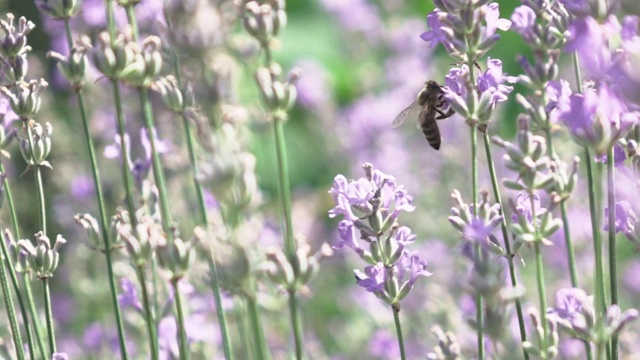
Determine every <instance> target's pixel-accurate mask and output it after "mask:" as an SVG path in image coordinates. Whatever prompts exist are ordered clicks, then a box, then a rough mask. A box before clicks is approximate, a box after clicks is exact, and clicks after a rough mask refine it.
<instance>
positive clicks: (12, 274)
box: [0, 161, 44, 360]
mask: <svg viewBox="0 0 640 360" xmlns="http://www.w3.org/2000/svg"><path fill="white" fill-rule="evenodd" d="M0 173H3V174H6V172H5V170H4V165H3V164H2V161H0ZM4 192H5V195H6V199H7V205H8V207H9V217H10V219H11V227H12V229H13V235H14V236H15V237H16V239H19V238H20V231H19V229H18V217H17V216H16V209H15V206H14V203H13V195H12V194H11V187H10V185H9V180H7V178H6V177H5V179H4ZM0 239H2V241H0V246H1V249H2V256H3V257H4V259H5V263H6V265H7V268H8V269H9V279H11V285H12V286H13V290H14V291H15V293H16V298H17V299H18V306H19V307H20V314H21V315H22V322H23V323H24V330H25V332H26V333H27V345H28V347H29V356H30V357H31V359H32V360H33V359H35V356H36V353H35V344H34V339H33V334H32V332H31V325H30V322H29V315H28V313H27V309H26V307H25V304H24V299H23V298H22V295H23V294H22V292H21V291H20V282H19V280H18V276H17V275H16V270H15V267H14V266H13V262H12V261H11V256H10V255H9V250H8V249H7V243H6V241H4V237H2V236H0ZM42 355H43V356H44V353H43V354H42Z"/></svg>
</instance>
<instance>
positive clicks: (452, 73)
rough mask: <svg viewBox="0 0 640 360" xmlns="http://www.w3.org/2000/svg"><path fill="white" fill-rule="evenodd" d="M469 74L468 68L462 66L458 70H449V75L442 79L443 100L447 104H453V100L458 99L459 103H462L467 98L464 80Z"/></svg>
mask: <svg viewBox="0 0 640 360" xmlns="http://www.w3.org/2000/svg"><path fill="white" fill-rule="evenodd" d="M468 74H469V68H468V67H467V65H462V66H461V67H459V68H456V67H454V68H451V70H449V73H448V74H447V75H446V76H445V77H444V85H445V87H444V89H443V90H444V94H445V98H446V99H447V100H448V101H449V102H454V100H455V99H459V101H460V102H464V99H466V98H467V87H466V85H465V84H466V81H465V78H466V77H467V76H468Z"/></svg>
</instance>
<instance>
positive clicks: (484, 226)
mask: <svg viewBox="0 0 640 360" xmlns="http://www.w3.org/2000/svg"><path fill="white" fill-rule="evenodd" d="M499 219H502V218H499ZM497 225H499V223H495V224H494V223H485V221H484V220H483V219H479V218H474V219H473V220H471V224H469V225H467V226H466V227H465V228H464V231H463V232H462V236H464V238H465V239H467V240H471V241H474V242H478V243H480V244H486V241H487V238H488V237H489V235H491V232H492V231H493V229H495V228H496V226H497Z"/></svg>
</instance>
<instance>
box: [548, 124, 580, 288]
mask: <svg viewBox="0 0 640 360" xmlns="http://www.w3.org/2000/svg"><path fill="white" fill-rule="evenodd" d="M544 130H545V135H546V138H547V155H548V156H549V158H551V159H554V157H555V151H554V148H553V137H552V136H551V123H550V119H549V116H548V114H547V116H546V126H545V128H544ZM560 214H561V216H562V230H563V232H564V241H565V246H566V248H567V260H568V263H569V264H568V265H569V278H570V280H571V286H572V287H574V288H577V287H578V271H577V270H576V255H575V251H574V250H573V242H572V241H571V231H570V230H569V217H568V216H567V201H566V199H562V200H561V201H560Z"/></svg>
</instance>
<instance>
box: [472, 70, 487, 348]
mask: <svg viewBox="0 0 640 360" xmlns="http://www.w3.org/2000/svg"><path fill="white" fill-rule="evenodd" d="M469 72H470V73H473V71H471V70H470V71H469ZM470 127H471V197H472V199H473V204H474V207H477V206H478V128H477V126H476V124H471V125H470ZM474 216H477V214H474ZM481 256H482V254H481V249H480V244H478V243H476V244H475V257H476V259H475V261H476V263H479V262H480V257H481ZM475 302H476V323H477V324H478V327H477V339H478V359H479V360H483V359H484V356H485V354H484V330H483V326H484V325H483V324H484V319H483V318H484V314H483V312H482V295H481V294H480V292H476V294H475Z"/></svg>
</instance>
